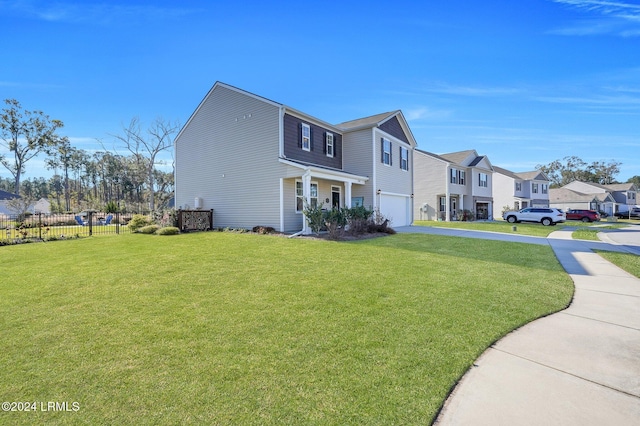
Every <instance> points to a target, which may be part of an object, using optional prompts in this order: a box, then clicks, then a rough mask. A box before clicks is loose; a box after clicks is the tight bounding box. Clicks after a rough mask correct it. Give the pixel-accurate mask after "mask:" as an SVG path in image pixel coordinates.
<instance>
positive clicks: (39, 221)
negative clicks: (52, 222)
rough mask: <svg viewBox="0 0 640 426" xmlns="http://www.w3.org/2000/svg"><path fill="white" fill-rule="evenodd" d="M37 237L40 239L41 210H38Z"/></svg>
mask: <svg viewBox="0 0 640 426" xmlns="http://www.w3.org/2000/svg"><path fill="white" fill-rule="evenodd" d="M38 239H39V240H41V239H42V212H38Z"/></svg>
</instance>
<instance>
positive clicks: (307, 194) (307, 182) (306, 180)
mask: <svg viewBox="0 0 640 426" xmlns="http://www.w3.org/2000/svg"><path fill="white" fill-rule="evenodd" d="M302 198H303V199H304V204H303V207H302V208H303V209H304V207H305V206H311V172H310V171H308V170H307V171H306V172H304V174H303V175H302ZM303 216H304V218H303V219H302V233H303V234H305V235H307V234H310V233H311V229H310V228H309V222H308V221H307V216H305V215H304V214H303Z"/></svg>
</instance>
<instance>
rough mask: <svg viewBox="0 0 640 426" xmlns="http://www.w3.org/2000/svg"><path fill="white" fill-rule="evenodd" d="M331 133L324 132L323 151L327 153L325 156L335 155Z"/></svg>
mask: <svg viewBox="0 0 640 426" xmlns="http://www.w3.org/2000/svg"><path fill="white" fill-rule="evenodd" d="M333 140H334V139H333V133H329V132H327V133H326V134H325V151H326V153H327V157H334V156H335V147H334V143H333Z"/></svg>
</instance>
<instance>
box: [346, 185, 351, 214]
mask: <svg viewBox="0 0 640 426" xmlns="http://www.w3.org/2000/svg"><path fill="white" fill-rule="evenodd" d="M344 206H345V207H346V208H348V209H350V208H351V182H345V183H344Z"/></svg>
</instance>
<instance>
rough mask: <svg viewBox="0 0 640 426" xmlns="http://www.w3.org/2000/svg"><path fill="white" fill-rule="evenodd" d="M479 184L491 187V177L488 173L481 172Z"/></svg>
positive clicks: (482, 186)
mask: <svg viewBox="0 0 640 426" xmlns="http://www.w3.org/2000/svg"><path fill="white" fill-rule="evenodd" d="M478 184H479V185H480V187H481V188H488V187H489V178H488V176H487V174H486V173H480V174H479V175H478Z"/></svg>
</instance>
